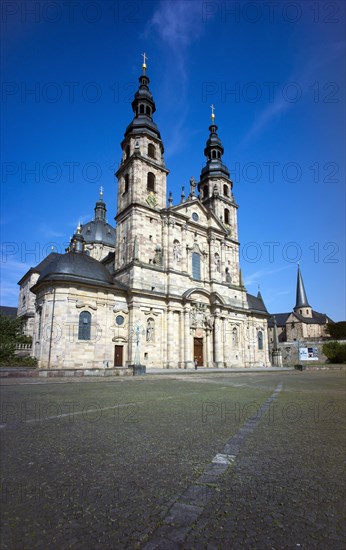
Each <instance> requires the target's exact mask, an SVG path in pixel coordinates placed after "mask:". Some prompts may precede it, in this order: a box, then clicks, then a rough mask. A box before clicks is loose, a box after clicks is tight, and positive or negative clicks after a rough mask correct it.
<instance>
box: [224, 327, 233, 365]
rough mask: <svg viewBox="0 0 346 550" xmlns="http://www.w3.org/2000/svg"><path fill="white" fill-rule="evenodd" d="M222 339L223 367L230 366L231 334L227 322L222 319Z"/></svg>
mask: <svg viewBox="0 0 346 550" xmlns="http://www.w3.org/2000/svg"><path fill="white" fill-rule="evenodd" d="M223 335H224V339H223V350H224V360H225V367H231V366H232V334H231V329H230V324H229V322H228V321H227V320H226V319H224V333H223Z"/></svg>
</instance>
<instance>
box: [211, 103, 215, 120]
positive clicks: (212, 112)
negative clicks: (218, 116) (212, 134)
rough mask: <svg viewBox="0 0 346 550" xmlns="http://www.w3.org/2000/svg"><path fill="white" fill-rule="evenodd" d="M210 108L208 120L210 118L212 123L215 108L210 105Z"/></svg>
mask: <svg viewBox="0 0 346 550" xmlns="http://www.w3.org/2000/svg"><path fill="white" fill-rule="evenodd" d="M210 108H211V117H210V118H211V121H212V122H214V120H215V114H214V110H215V107H214V105H213V104H212V105H210Z"/></svg>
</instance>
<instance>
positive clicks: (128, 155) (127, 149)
mask: <svg viewBox="0 0 346 550" xmlns="http://www.w3.org/2000/svg"><path fill="white" fill-rule="evenodd" d="M129 157H130V146H129V145H127V147H126V149H125V160H127V159H128V158H129Z"/></svg>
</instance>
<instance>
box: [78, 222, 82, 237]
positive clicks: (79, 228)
mask: <svg viewBox="0 0 346 550" xmlns="http://www.w3.org/2000/svg"><path fill="white" fill-rule="evenodd" d="M81 231H82V227H81V224H80V222H78V227H77V235H80V234H81Z"/></svg>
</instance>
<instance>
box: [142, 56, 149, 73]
mask: <svg viewBox="0 0 346 550" xmlns="http://www.w3.org/2000/svg"><path fill="white" fill-rule="evenodd" d="M141 55H142V57H143V63H142V69H143V70H145V69H146V68H147V64H146V61H147V59H148V57H147V56H146V55H145V52H144V53H142V54H141Z"/></svg>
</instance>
